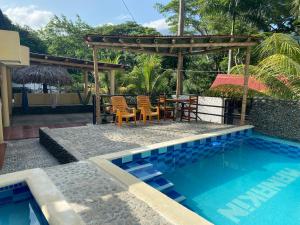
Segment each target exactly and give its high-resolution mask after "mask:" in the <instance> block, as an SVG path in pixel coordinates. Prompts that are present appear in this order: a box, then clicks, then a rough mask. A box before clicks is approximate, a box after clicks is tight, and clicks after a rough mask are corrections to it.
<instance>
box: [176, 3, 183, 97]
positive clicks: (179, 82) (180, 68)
mask: <svg viewBox="0 0 300 225" xmlns="http://www.w3.org/2000/svg"><path fill="white" fill-rule="evenodd" d="M178 14H179V15H178V32H177V35H178V36H182V35H183V33H184V18H185V2H184V0H179V12H178ZM177 60H178V61H177V86H176V97H177V98H178V97H179V95H181V94H182V91H183V85H182V83H183V55H182V52H181V50H179V52H178V59H177Z"/></svg>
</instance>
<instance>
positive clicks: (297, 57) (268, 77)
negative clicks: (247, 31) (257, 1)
mask: <svg viewBox="0 0 300 225" xmlns="http://www.w3.org/2000/svg"><path fill="white" fill-rule="evenodd" d="M255 53H256V54H257V55H258V58H259V62H258V63H257V64H256V65H252V66H251V67H250V73H251V74H255V76H256V77H257V78H258V79H260V80H262V81H263V82H264V83H266V85H267V86H268V87H269V88H270V91H271V93H270V95H272V96H274V97H279V98H286V99H299V98H300V46H299V44H298V42H297V41H296V40H295V39H293V38H292V37H291V36H290V35H287V34H282V33H274V34H273V35H272V36H270V37H267V38H266V39H265V40H264V41H263V42H261V43H260V44H259V45H258V46H257V48H256V49H255ZM242 68H243V65H239V66H236V67H234V68H232V73H241V72H242Z"/></svg>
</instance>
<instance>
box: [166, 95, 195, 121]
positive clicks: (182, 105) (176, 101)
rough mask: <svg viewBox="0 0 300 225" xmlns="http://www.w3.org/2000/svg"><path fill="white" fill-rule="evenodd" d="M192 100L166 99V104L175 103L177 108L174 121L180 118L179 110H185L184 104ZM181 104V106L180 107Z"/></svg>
mask: <svg viewBox="0 0 300 225" xmlns="http://www.w3.org/2000/svg"><path fill="white" fill-rule="evenodd" d="M189 101H190V100H189V99H188V98H167V99H166V102H169V103H174V104H176V107H175V115H174V119H175V120H176V119H177V117H179V116H180V115H179V111H180V110H179V109H181V108H183V107H184V103H188V102H189ZM179 104H180V105H181V106H179Z"/></svg>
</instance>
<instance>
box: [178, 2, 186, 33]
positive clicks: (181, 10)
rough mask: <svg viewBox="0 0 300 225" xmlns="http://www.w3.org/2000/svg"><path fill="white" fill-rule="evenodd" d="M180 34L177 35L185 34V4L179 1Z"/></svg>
mask: <svg viewBox="0 0 300 225" xmlns="http://www.w3.org/2000/svg"><path fill="white" fill-rule="evenodd" d="M178 14H179V15H178V32H177V35H178V36H181V35H183V32H184V19H185V2H184V0H179V12H178Z"/></svg>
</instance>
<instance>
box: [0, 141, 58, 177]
mask: <svg viewBox="0 0 300 225" xmlns="http://www.w3.org/2000/svg"><path fill="white" fill-rule="evenodd" d="M55 165H58V162H57V160H56V159H55V158H54V157H53V156H52V155H50V154H49V153H48V152H47V150H46V149H45V148H44V147H43V146H41V145H40V144H39V140H38V139H26V140H19V141H9V142H8V143H7V149H6V153H5V159H4V166H3V168H2V170H0V174H5V173H11V172H16V171H19V170H25V169H32V168H40V167H41V168H43V167H48V166H55Z"/></svg>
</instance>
